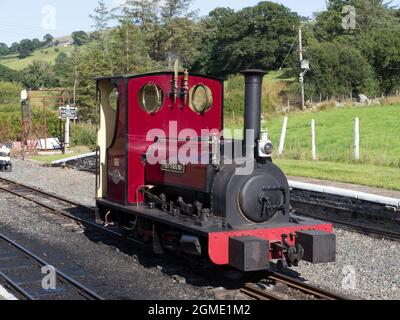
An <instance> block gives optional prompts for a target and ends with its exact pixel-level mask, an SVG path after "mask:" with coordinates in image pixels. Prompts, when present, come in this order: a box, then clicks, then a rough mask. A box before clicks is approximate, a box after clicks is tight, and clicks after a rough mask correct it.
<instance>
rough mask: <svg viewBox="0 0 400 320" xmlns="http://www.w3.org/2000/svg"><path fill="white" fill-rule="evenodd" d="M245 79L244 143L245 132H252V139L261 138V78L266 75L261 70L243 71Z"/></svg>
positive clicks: (256, 140)
mask: <svg viewBox="0 0 400 320" xmlns="http://www.w3.org/2000/svg"><path fill="white" fill-rule="evenodd" d="M241 74H243V75H244V78H245V85H246V86H245V102H244V141H247V134H246V130H254V139H255V141H254V142H255V143H256V146H257V142H258V141H259V140H260V138H261V93H262V84H263V78H264V76H265V75H266V74H267V73H266V72H265V71H263V70H244V71H242V72H241Z"/></svg>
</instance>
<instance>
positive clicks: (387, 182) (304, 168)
mask: <svg viewBox="0 0 400 320" xmlns="http://www.w3.org/2000/svg"><path fill="white" fill-rule="evenodd" d="M275 162H276V164H278V165H279V166H280V167H281V168H282V169H283V171H284V172H285V173H286V174H287V175H289V176H297V177H305V178H315V179H322V180H331V181H338V182H345V183H352V184H359V185H366V186H370V187H376V188H384V189H390V190H399V191H400V170H399V169H397V168H391V167H382V166H374V165H365V164H349V163H335V162H326V161H316V162H315V161H303V160H283V159H276V160H275Z"/></svg>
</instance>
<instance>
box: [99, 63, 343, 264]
mask: <svg viewBox="0 0 400 320" xmlns="http://www.w3.org/2000/svg"><path fill="white" fill-rule="evenodd" d="M244 75H245V78H246V101H245V129H246V131H245V142H246V143H244V144H243V143H242V141H235V140H232V141H230V140H227V139H224V138H223V129H224V128H223V92H224V85H223V84H224V83H223V80H221V79H217V78H213V77H205V76H199V75H195V74H189V73H188V72H186V71H185V72H184V73H177V72H175V73H174V72H162V73H153V74H145V75H136V76H127V77H112V78H99V79H97V88H98V97H99V104H98V106H99V111H100V119H101V121H100V129H99V136H98V141H99V149H100V163H99V170H98V171H99V172H98V194H97V206H98V214H99V218H101V219H102V220H103V221H105V222H107V223H110V222H114V223H116V224H118V225H120V226H122V227H124V228H125V229H126V230H128V231H129V232H131V235H132V236H134V237H138V238H140V239H141V240H144V241H152V242H153V245H154V246H155V248H156V249H157V251H163V250H172V251H180V252H183V253H185V254H189V255H194V256H208V257H209V258H210V260H211V261H212V262H213V263H215V264H217V265H230V266H232V267H235V268H237V269H240V270H243V271H256V270H266V269H268V268H269V265H270V261H272V260H277V262H278V263H279V265H280V266H281V267H282V266H286V265H287V264H288V265H289V266H291V265H297V263H298V262H299V261H300V260H302V259H304V260H307V261H310V262H313V263H327V262H333V261H334V259H335V236H334V235H333V234H332V226H331V225H330V224H327V223H324V222H321V221H316V220H311V219H306V218H303V217H298V216H295V215H293V214H292V213H291V212H290V200H289V196H290V190H289V186H288V182H287V179H286V177H285V175H284V174H283V172H282V171H280V169H279V168H278V167H277V166H275V165H274V164H273V163H272V159H271V155H272V148H271V147H272V146H271V143H270V141H269V140H268V138H267V136H266V134H265V133H264V134H262V133H261V130H260V111H261V84H262V77H263V75H264V73H263V72H261V71H258V70H249V71H246V72H244ZM114 104H115V105H114ZM249 130H250V131H252V132H253V134H254V137H252V135H251V132H250V131H249ZM249 145H250V148H248V147H249ZM236 149H240V152H239V154H240V156H239V157H238V158H239V159H240V160H241V161H237V162H236V161H229V160H232V159H228V158H229V157H228V156H229V155H232V152H233V153H234V152H235V150H236ZM243 149H246V150H250V155H249V154H248V153H246V152H245V154H244V150H243ZM247 166H249V167H250V168H251V170H250V171H249V172H246V173H241V170H242V171H243V170H244V169H245V168H247Z"/></svg>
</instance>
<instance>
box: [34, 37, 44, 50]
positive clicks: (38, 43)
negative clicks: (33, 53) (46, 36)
mask: <svg viewBox="0 0 400 320" xmlns="http://www.w3.org/2000/svg"><path fill="white" fill-rule="evenodd" d="M32 44H33V46H34V47H35V49H38V48H40V47H42V45H43V44H42V42H40V40H39V39H38V38H35V39H33V40H32Z"/></svg>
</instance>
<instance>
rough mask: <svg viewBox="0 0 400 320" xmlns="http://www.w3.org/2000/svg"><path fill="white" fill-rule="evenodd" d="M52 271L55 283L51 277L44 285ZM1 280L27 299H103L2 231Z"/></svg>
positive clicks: (0, 246) (0, 252) (22, 297)
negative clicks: (45, 285)
mask: <svg viewBox="0 0 400 320" xmlns="http://www.w3.org/2000/svg"><path fill="white" fill-rule="evenodd" d="M49 271H51V272H53V275H54V286H53V284H52V283H51V280H50V278H49V281H50V282H49V285H48V286H47V287H43V284H42V281H43V278H44V277H45V276H46V275H47V272H49ZM0 283H2V284H3V286H4V287H5V288H6V289H8V290H9V291H11V292H12V293H13V295H14V296H17V297H19V298H20V299H24V300H103V298H102V297H101V296H99V295H98V294H97V293H95V292H94V291H92V290H91V289H89V288H88V287H86V286H84V285H82V284H81V283H79V282H77V281H76V280H74V279H72V278H71V277H69V276H68V275H66V274H65V273H63V272H61V271H59V270H57V269H55V268H54V267H52V266H51V265H50V264H49V263H47V262H46V261H44V260H43V259H41V258H40V257H38V256H37V255H35V254H34V253H32V252H31V251H29V250H28V249H26V248H24V247H22V246H21V245H19V244H18V243H16V242H15V241H13V240H11V239H10V238H8V237H6V236H5V235H3V234H0Z"/></svg>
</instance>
